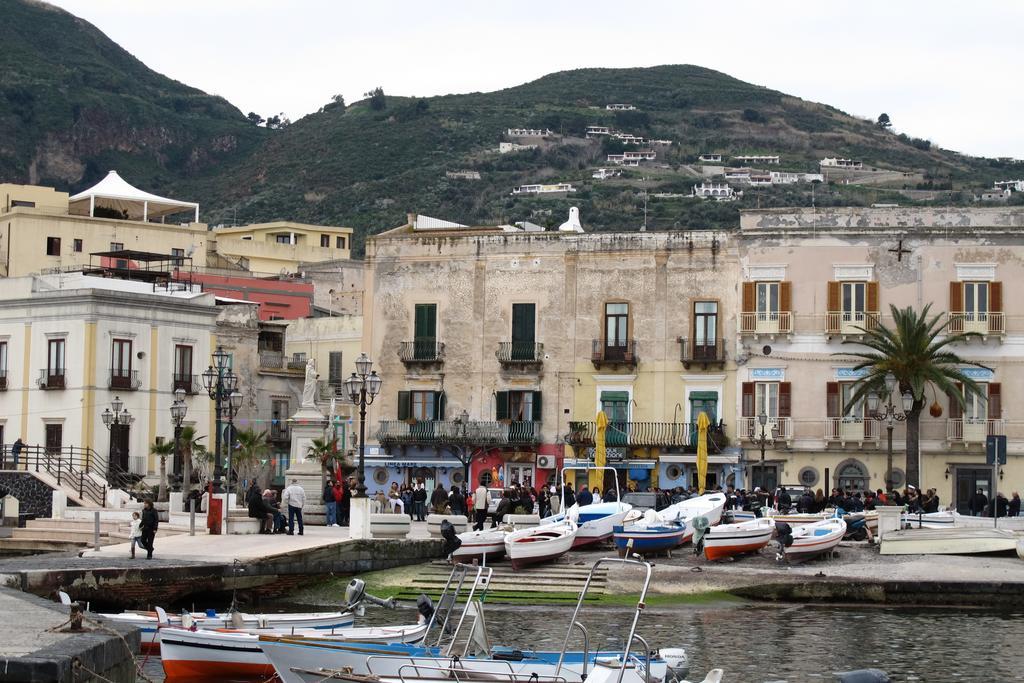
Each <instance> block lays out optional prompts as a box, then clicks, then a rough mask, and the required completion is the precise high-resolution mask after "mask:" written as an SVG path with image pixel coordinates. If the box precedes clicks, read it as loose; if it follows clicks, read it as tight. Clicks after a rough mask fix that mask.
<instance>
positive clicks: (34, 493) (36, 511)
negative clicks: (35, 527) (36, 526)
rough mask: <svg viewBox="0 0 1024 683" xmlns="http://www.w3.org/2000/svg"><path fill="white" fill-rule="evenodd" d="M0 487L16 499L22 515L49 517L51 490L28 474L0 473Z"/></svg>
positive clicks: (51, 498)
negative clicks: (7, 490) (8, 491)
mask: <svg viewBox="0 0 1024 683" xmlns="http://www.w3.org/2000/svg"><path fill="white" fill-rule="evenodd" d="M0 486H3V487H4V488H6V489H9V490H10V492H11V495H12V496H14V497H15V498H17V499H18V509H19V511H20V513H21V514H22V515H26V514H28V515H35V516H36V517H49V516H50V514H51V512H52V509H51V506H52V505H53V489H51V488H50V487H49V486H47V485H46V484H44V483H43V482H41V481H39V480H38V479H36V478H35V477H33V476H32V475H31V474H29V473H28V472H0Z"/></svg>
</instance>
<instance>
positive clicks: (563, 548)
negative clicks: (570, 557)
mask: <svg viewBox="0 0 1024 683" xmlns="http://www.w3.org/2000/svg"><path fill="white" fill-rule="evenodd" d="M577 531H578V527H577V526H576V525H575V524H574V523H573V522H560V523H558V524H546V525H541V526H536V527H532V528H529V529H522V530H520V531H513V532H512V533H510V534H509V535H508V536H506V537H505V554H506V555H508V559H509V560H510V561H511V562H512V568H513V569H522V568H523V567H526V566H529V565H531V564H538V563H541V562H549V561H551V560H554V559H556V558H558V557H561V556H562V555H564V554H565V553H567V552H569V550H570V549H571V548H572V547H573V541H574V540H575V537H576V533H577Z"/></svg>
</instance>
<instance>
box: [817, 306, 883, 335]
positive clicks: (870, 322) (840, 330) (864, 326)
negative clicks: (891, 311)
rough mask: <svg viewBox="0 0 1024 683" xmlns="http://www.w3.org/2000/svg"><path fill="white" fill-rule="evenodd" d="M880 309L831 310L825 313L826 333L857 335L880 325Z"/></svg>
mask: <svg viewBox="0 0 1024 683" xmlns="http://www.w3.org/2000/svg"><path fill="white" fill-rule="evenodd" d="M880 321H881V314H880V313H879V312H878V311H829V312H828V313H826V314H825V334H842V335H856V334H864V333H865V331H868V332H870V331H871V330H874V329H875V328H877V327H878V323H879V322H880Z"/></svg>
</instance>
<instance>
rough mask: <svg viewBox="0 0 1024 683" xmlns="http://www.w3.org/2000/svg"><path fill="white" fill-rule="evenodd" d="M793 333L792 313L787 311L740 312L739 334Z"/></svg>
mask: <svg viewBox="0 0 1024 683" xmlns="http://www.w3.org/2000/svg"><path fill="white" fill-rule="evenodd" d="M792 333H793V314H792V313H790V312H789V311H764V312H761V313H740V334H744V335H753V336H755V337H756V336H759V335H766V336H774V335H777V334H792Z"/></svg>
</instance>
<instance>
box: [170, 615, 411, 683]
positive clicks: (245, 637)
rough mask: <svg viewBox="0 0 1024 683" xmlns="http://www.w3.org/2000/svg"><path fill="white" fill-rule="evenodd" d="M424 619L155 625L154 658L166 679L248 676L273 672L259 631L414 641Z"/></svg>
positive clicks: (307, 637) (329, 639)
mask: <svg viewBox="0 0 1024 683" xmlns="http://www.w3.org/2000/svg"><path fill="white" fill-rule="evenodd" d="M426 630H427V624H426V623H425V622H424V623H420V624H411V625H408V626H393V627H365V628H345V629H337V630H334V629H296V630H294V631H288V630H285V629H248V630H244V631H234V630H225V629H211V630H206V629H199V630H196V631H192V630H189V629H185V628H172V627H165V628H161V629H160V661H161V663H162V664H163V667H164V674H165V676H166V677H167V679H168V680H171V679H190V680H211V681H214V680H234V681H237V680H254V681H264V680H266V679H268V678H270V677H271V676H274V666H273V665H272V664H271V663H270V660H269V659H267V656H266V655H265V654H264V653H263V650H261V649H260V636H261V635H264V636H279V637H287V638H289V639H290V640H309V641H321V642H323V641H327V642H333V643H337V642H360V643H378V644H380V643H417V642H419V641H420V640H422V639H423V634H424V633H426Z"/></svg>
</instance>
